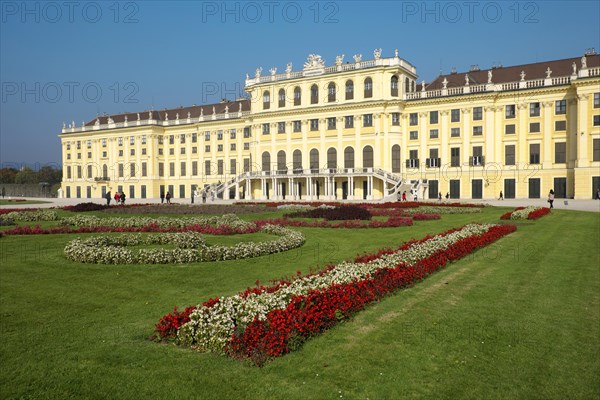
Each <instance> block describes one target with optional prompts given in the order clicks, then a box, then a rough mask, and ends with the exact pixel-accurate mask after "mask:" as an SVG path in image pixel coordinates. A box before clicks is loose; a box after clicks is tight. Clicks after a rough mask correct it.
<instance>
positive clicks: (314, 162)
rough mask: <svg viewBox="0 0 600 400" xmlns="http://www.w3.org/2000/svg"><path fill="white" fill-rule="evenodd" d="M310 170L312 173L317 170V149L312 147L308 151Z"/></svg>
mask: <svg viewBox="0 0 600 400" xmlns="http://www.w3.org/2000/svg"><path fill="white" fill-rule="evenodd" d="M309 156H310V160H309V162H310V170H311V172H312V173H317V172H319V150H317V149H312V150H311V151H310V154H309Z"/></svg>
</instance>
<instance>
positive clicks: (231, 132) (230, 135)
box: [229, 129, 236, 139]
mask: <svg viewBox="0 0 600 400" xmlns="http://www.w3.org/2000/svg"><path fill="white" fill-rule="evenodd" d="M235 138H236V134H235V129H230V130H229V139H235Z"/></svg>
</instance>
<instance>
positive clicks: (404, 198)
mask: <svg viewBox="0 0 600 400" xmlns="http://www.w3.org/2000/svg"><path fill="white" fill-rule="evenodd" d="M402 201H406V192H402Z"/></svg>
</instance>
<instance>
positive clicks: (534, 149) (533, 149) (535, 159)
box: [529, 143, 540, 164]
mask: <svg viewBox="0 0 600 400" xmlns="http://www.w3.org/2000/svg"><path fill="white" fill-rule="evenodd" d="M529 163H530V164H539V163H540V145H539V143H532V144H530V145H529Z"/></svg>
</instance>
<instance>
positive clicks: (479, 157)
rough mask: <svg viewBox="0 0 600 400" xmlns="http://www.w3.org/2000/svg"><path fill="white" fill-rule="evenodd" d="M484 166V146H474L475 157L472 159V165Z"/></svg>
mask: <svg viewBox="0 0 600 400" xmlns="http://www.w3.org/2000/svg"><path fill="white" fill-rule="evenodd" d="M483 164H484V160H483V147H482V146H473V156H472V157H471V165H473V166H482V165H483Z"/></svg>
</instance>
